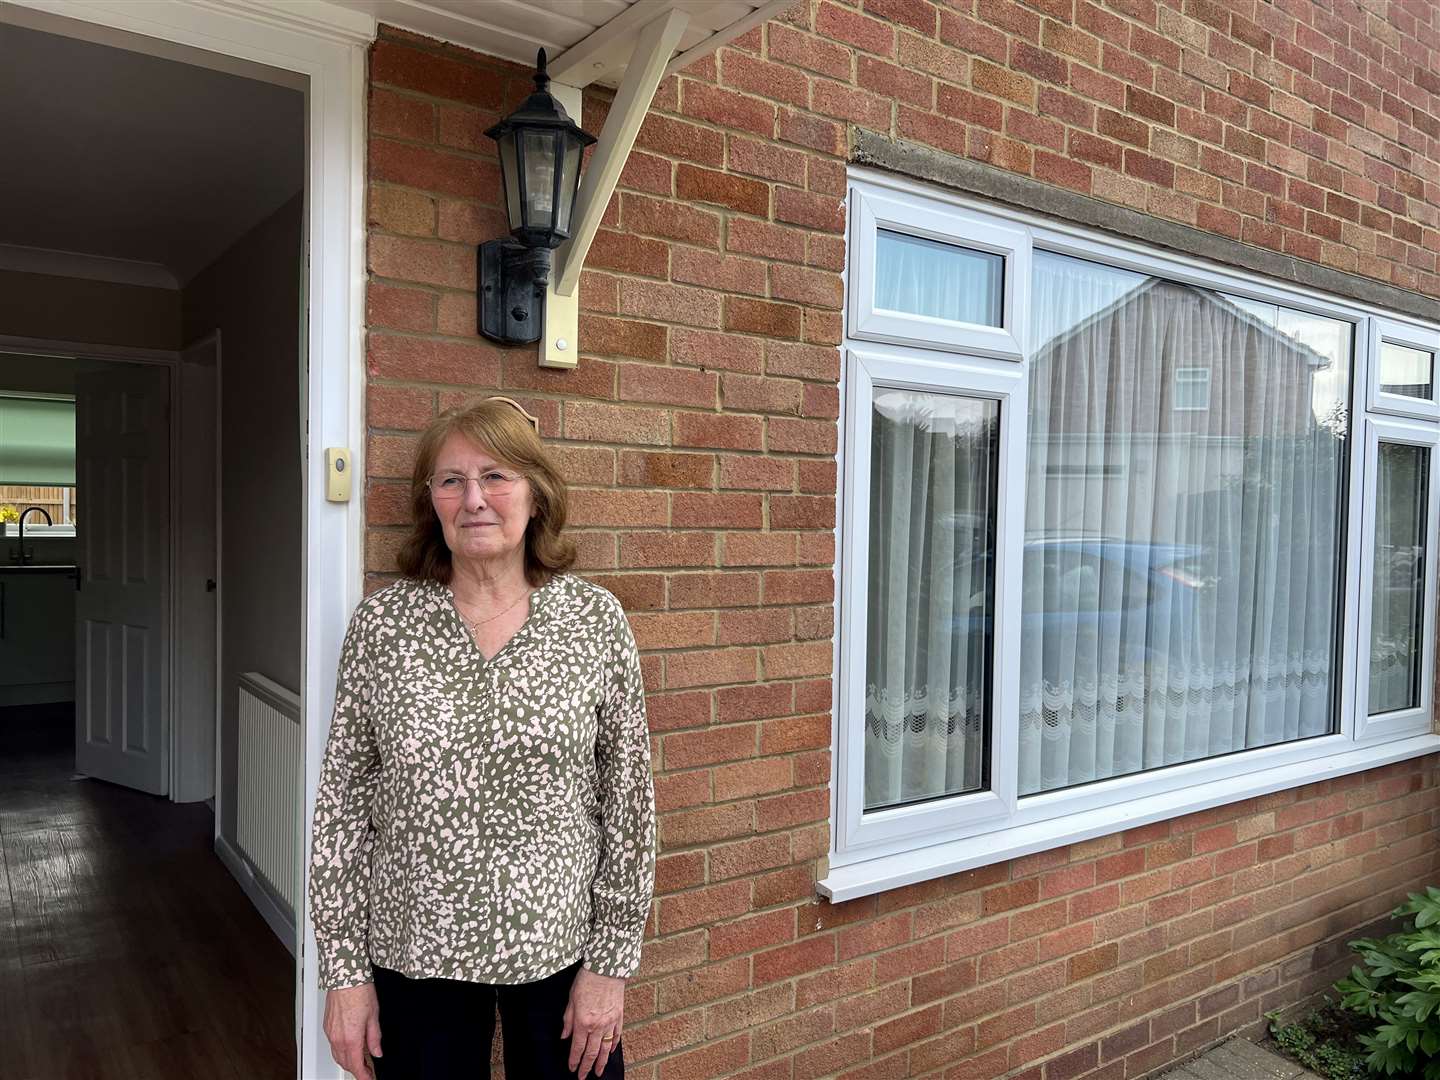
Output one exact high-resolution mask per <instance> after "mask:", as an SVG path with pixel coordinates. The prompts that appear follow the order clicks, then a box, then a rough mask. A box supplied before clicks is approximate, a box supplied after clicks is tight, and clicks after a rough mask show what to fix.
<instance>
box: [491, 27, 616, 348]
mask: <svg viewBox="0 0 1440 1080" xmlns="http://www.w3.org/2000/svg"><path fill="white" fill-rule="evenodd" d="M535 68H536V70H535V92H534V93H533V94H531V95H530V96H529V97H528V98H526V99H525V102H524V104H523V105H521V106H520V108H518V109H516V110H515V111H514V112H513V113H511V114H510V115H509V116H507V117H506V118H505V119H504V120H501V121H500V122H499V123H498V124H496V125H495V126H494V127H492V128H491V129H490V130H489V131H487V132H485V134H486V135H488V136H490V138H492V139H494V140H495V142H496V143H497V144H498V145H499V148H500V173H501V179H502V180H503V182H504V185H505V212H506V214H507V215H508V216H509V218H510V235H511V236H513V237H514V238H515V239H514V240H505V239H502V240H491V241H490V242H489V243H488V244H482V245H481V246H480V253H479V282H480V296H479V303H478V304H477V305H476V307H477V308H478V310H479V316H480V333H482V334H484V335H485V336H486V337H488V338H491V339H493V340H495V341H500V342H503V343H505V344H507V345H524V344H528V343H529V342H532V341H538V340H540V333H541V330H542V324H543V322H544V318H543V315H544V305H545V288H546V286H547V285H548V284H549V282H550V260H551V253H552V252H553V251H554V250H555V248H557V247H559V246H560V245H561V244H563V243H564V242H565V241H566V240H568V239H569V238H570V218H571V214H572V213H573V212H574V209H575V195H576V192H577V191H578V190H579V188H580V157H581V155H582V154H583V153H584V151H585V147H587V146H589V145H590V144H591V143H593V142H594V141H595V136H593V135H590V134H588V133H587V132H585V131H582V130H581V129H580V127H579V125H577V124H576V123H575V122H574V121H573V120H571V119H570V117H568V116H567V115H565V110H564V109H563V108H562V107H561V106H560V103H559V102H558V101H556V100H555V99H554V97H552V96H551V94H550V91H549V90H548V89H547V87H548V86H549V85H550V76H549V75H547V74H545V50H544V49H541V50H540V54H539V56H538V57H537V59H536V62H535Z"/></svg>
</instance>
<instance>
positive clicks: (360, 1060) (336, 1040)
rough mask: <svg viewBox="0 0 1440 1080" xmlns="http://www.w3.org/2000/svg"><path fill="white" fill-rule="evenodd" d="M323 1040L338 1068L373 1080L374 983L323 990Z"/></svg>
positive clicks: (376, 1040) (376, 1034)
mask: <svg viewBox="0 0 1440 1080" xmlns="http://www.w3.org/2000/svg"><path fill="white" fill-rule="evenodd" d="M567 1015H568V1014H567ZM325 1037H326V1038H327V1039H329V1040H330V1056H331V1057H333V1058H334V1059H335V1063H336V1064H337V1065H339V1066H340V1067H341V1068H342V1069H345V1070H347V1071H348V1072H350V1073H351V1074H352V1075H353V1076H355V1077H356V1078H357V1080H375V1071H374V1070H373V1069H372V1068H371V1067H370V1062H368V1061H366V1060H365V1051H366V1050H369V1051H370V1056H371V1057H377V1058H378V1057H380V1056H381V1054H380V1002H379V1001H378V1000H377V999H376V997H375V984H374V983H361V984H360V985H359V986H346V987H344V988H342V989H339V990H329V991H326V994H325Z"/></svg>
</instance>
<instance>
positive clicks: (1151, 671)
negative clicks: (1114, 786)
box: [1020, 253, 1350, 794]
mask: <svg viewBox="0 0 1440 1080" xmlns="http://www.w3.org/2000/svg"><path fill="white" fill-rule="evenodd" d="M1032 303H1033V306H1034V310H1035V312H1036V319H1035V322H1034V324H1033V325H1032V331H1033V334H1034V338H1033V340H1034V343H1035V353H1034V355H1033V360H1032V365H1031V370H1030V391H1029V402H1030V412H1029V425H1030V427H1029V431H1030V445H1029V449H1028V464H1027V476H1026V491H1027V504H1026V539H1025V555H1024V589H1023V614H1022V644H1021V656H1020V662H1021V674H1020V697H1021V702H1020V792H1021V794H1028V793H1033V792H1039V791H1050V790H1054V789H1057V788H1062V787H1068V786H1071V785H1074V784H1080V783H1085V782H1086V781H1091V780H1099V779H1104V778H1107V777H1114V776H1121V775H1124V774H1127V773H1134V772H1138V771H1140V770H1143V769H1153V768H1156V767H1159V766H1163V765H1170V764H1174V763H1177V762H1183V761H1192V760H1195V759H1198V758H1205V757H1211V756H1214V755H1217V754H1224V753H1228V752H1231V751H1235V750H1241V749H1245V748H1250V747H1257V746H1265V745H1269V744H1271V743H1278V742H1283V741H1287V740H1293V739H1299V738H1304V737H1307V736H1311V735H1319V734H1322V733H1325V732H1327V731H1329V730H1331V728H1332V722H1333V711H1332V700H1331V699H1332V682H1333V679H1332V675H1333V666H1334V664H1335V660H1336V647H1335V646H1336V635H1337V623H1336V620H1337V602H1336V600H1337V588H1338V583H1337V573H1338V563H1339V553H1338V544H1339V539H1340V527H1341V520H1342V513H1341V505H1340V493H1341V480H1342V454H1343V448H1344V441H1345V430H1344V425H1345V413H1344V402H1345V401H1346V400H1347V396H1348V392H1347V387H1346V379H1347V378H1348V369H1349V355H1350V352H1349V350H1350V345H1349V339H1348V330H1347V329H1346V328H1345V327H1344V325H1343V324H1338V323H1336V322H1335V321H1334V320H1329V319H1321V318H1319V317H1316V316H1310V315H1306V314H1304V313H1301V312H1295V311H1289V310H1287V309H1284V308H1277V307H1275V306H1273V305H1260V304H1254V303H1249V302H1246V301H1240V300H1235V299H1233V298H1228V297H1225V296H1222V295H1219V294H1216V293H1213V292H1209V291H1206V290H1203V289H1198V288H1192V287H1190V286H1185V285H1179V284H1174V283H1170V282H1165V281H1160V280H1158V279H1154V278H1145V277H1142V276H1140V275H1137V274H1131V273H1127V272H1124V271H1118V270H1111V269H1108V268H1104V267H1100V266H1097V265H1094V264H1090V263H1086V262H1082V261H1080V260H1076V259H1070V258H1065V257H1061V256H1054V255H1047V254H1043V253H1037V255H1036V270H1035V274H1034V278H1033V293H1032ZM1177 373H1183V374H1179V375H1177ZM1177 387H1179V388H1180V392H1178V393H1177Z"/></svg>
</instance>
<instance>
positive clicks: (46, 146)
mask: <svg viewBox="0 0 1440 1080" xmlns="http://www.w3.org/2000/svg"><path fill="white" fill-rule="evenodd" d="M7 14H8V12H7ZM66 29H71V28H70V27H68V26H61V25H58V24H57V25H56V26H55V27H50V28H40V27H34V26H16V25H13V24H10V23H8V22H0V55H3V56H5V57H6V62H5V64H4V65H0V67H3V71H4V73H3V74H0V84H3V85H0V134H3V136H4V138H5V139H6V140H7V145H9V146H10V147H12V149H13V150H14V153H13V155H12V156H11V159H10V160H11V162H12V166H11V167H8V168H7V170H6V172H5V175H4V176H3V177H0V202H3V204H4V205H7V206H12V207H24V208H25V211H26V213H25V214H23V215H7V219H6V221H5V222H4V223H0V275H3V277H4V281H3V282H0V291H3V292H4V293H5V295H6V296H8V297H11V298H12V300H13V298H14V297H16V296H23V297H25V298H26V301H25V303H23V304H21V303H18V302H11V303H5V304H0V395H3V397H0V401H4V400H9V401H12V402H18V401H24V400H31V401H38V400H45V401H46V402H47V403H48V404H49V405H50V406H51V408H52V411H53V407H54V406H55V405H56V404H57V403H63V402H65V401H66V400H68V402H69V404H70V408H71V410H72V429H71V430H72V437H71V443H70V457H71V460H70V474H69V476H68V478H66V477H62V478H60V480H61V482H60V483H59V484H57V485H55V486H59V487H62V488H64V489H65V495H64V498H63V505H64V506H65V507H66V510H67V513H66V514H65V515H62V517H68V519H69V520H68V522H65V521H62V524H61V525H58V526H56V525H44V524H39V523H38V521H37V519H42V518H43V515H35V514H26V516H25V518H26V519H25V520H24V521H22V522H15V523H14V524H7V525H6V526H5V527H4V532H5V536H4V537H0V584H3V585H4V586H5V588H6V591H7V592H9V591H13V590H12V589H11V586H12V585H13V586H14V589H15V590H19V592H20V593H21V594H23V600H24V603H23V606H11V607H10V608H9V610H8V612H7V613H6V614H8V615H9V616H10V618H8V619H7V620H4V621H5V622H6V623H7V625H6V627H5V630H4V632H0V775H3V776H4V778H5V782H3V783H0V883H4V884H6V885H8V888H7V889H0V896H3V897H4V899H3V900H0V1002H3V1003H10V1004H14V1005H15V1006H16V1008H15V1011H14V1012H9V1011H7V1012H6V1015H7V1016H11V1017H18V1018H20V1022H19V1023H7V1024H5V1025H0V1028H3V1034H0V1054H4V1056H5V1060H6V1061H7V1065H6V1073H7V1075H17V1076H21V1077H24V1076H31V1075H33V1076H36V1077H50V1076H61V1075H64V1076H77V1077H80V1076H90V1075H94V1076H105V1077H110V1076H127V1075H133V1076H137V1077H139V1076H144V1077H161V1076H169V1075H174V1076H194V1075H214V1076H225V1077H228V1076H232V1075H233V1076H235V1077H237V1078H238V1077H240V1076H276V1077H284V1076H293V1075H295V1074H296V1072H297V1070H298V1068H299V1052H298V1051H299V1048H298V1045H297V1038H296V1030H295V1015H296V1003H297V1000H298V998H299V996H300V995H299V994H298V993H297V991H298V989H299V981H298V979H297V972H298V971H299V967H298V965H297V960H296V955H297V954H299V953H300V950H299V949H298V948H297V946H296V938H297V926H298V925H299V919H298V915H299V909H300V906H301V905H300V903H299V898H298V896H296V895H294V892H293V890H294V882H293V876H290V875H286V874H284V873H282V872H277V870H276V867H275V865H274V864H273V862H267V859H269V858H271V856H272V855H273V852H271V851H269V850H268V849H267V850H264V851H263V852H262V850H261V844H259V843H257V841H256V840H255V838H254V837H251V838H250V839H249V841H248V843H247V841H245V840H244V839H243V838H242V836H243V830H242V825H243V822H242V815H243V807H244V806H245V803H246V791H245V790H244V789H243V787H242V773H241V766H240V762H241V760H242V758H243V756H244V754H243V753H242V751H244V750H245V745H244V743H243V741H242V738H241V734H240V726H239V725H240V712H241V708H242V706H241V700H240V690H239V687H240V684H241V682H242V679H243V678H244V677H246V676H253V677H255V678H257V679H264V680H267V681H268V682H269V683H270V684H271V685H273V686H275V687H278V688H281V689H282V690H283V691H284V692H285V694H286V695H288V698H289V700H290V701H292V702H293V703H294V706H293V708H291V709H290V710H289V711H288V713H287V714H286V715H285V716H284V717H283V720H284V722H285V723H286V724H288V725H289V726H290V727H291V728H293V729H296V730H299V726H300V725H301V724H302V723H303V714H302V711H301V709H300V705H299V703H300V700H301V694H302V691H303V677H302V673H303V666H304V651H305V650H304V645H303V639H304V632H303V627H304V620H305V618H306V611H305V604H304V597H305V592H304V587H303V576H304V575H303V566H304V530H303V522H304V521H305V518H306V513H305V502H304V500H305V487H306V485H305V477H304V466H305V459H306V454H305V451H306V446H305V438H304V431H305V424H304V422H303V417H304V409H305V405H306V402H305V390H306V381H307V380H306V369H305V367H304V365H303V357H304V355H305V351H304V348H303V346H304V343H305V342H306V341H307V337H308V335H307V326H306V313H305V305H304V302H303V297H304V295H305V291H306V284H307V283H306V275H305V260H304V255H303V253H304V236H305V204H306V199H305V193H304V185H305V177H306V169H305V161H306V116H305V109H306V95H305V92H304V86H303V80H300V81H299V82H300V85H295V83H296V80H295V79H294V78H293V77H290V76H288V75H286V76H284V77H276V78H273V79H271V78H267V79H259V78H254V77H252V76H253V74H254V73H253V72H248V73H238V72H236V71H233V70H216V68H215V67H214V66H213V65H207V64H201V63H190V62H187V61H186V60H185V59H179V58H177V57H175V56H173V55H171V56H156V55H154V54H153V53H152V52H151V51H148V50H147V49H145V48H142V47H135V46H139V45H143V44H144V43H137V42H133V41H119V40H117V41H105V42H102V41H94V40H86V39H84V38H82V37H76V36H72V35H70V34H68V33H65V32H63V31H64V30H66ZM222 342H223V343H224V347H225V349H226V352H227V357H226V358H227V359H228V360H229V361H230V364H229V366H228V367H226V366H225V364H223V363H222V362H221V356H220V348H221V343H222ZM27 439H28V436H27V434H26V429H23V428H13V427H12V428H6V427H4V426H0V489H3V490H0V505H3V504H5V501H6V500H5V495H6V494H9V493H13V492H15V491H16V489H20V490H21V491H22V492H23V491H24V490H25V489H24V487H23V485H27V484H29V485H31V486H32V487H33V486H35V485H36V484H38V482H39V481H41V480H46V479H49V480H54V479H56V478H55V477H53V476H51V477H45V476H40V475H38V474H35V473H33V472H31V471H30V469H31V462H32V459H33V457H34V455H33V454H32V453H31V450H32V447H31V446H30V444H29V442H28V441H27ZM52 449H53V447H52ZM62 456H63V455H62ZM66 479H68V484H67V483H65V482H64V481H65V480H66ZM21 501H24V500H21ZM14 510H15V511H16V512H24V511H26V510H27V507H26V506H24V505H19V506H15V507H14ZM3 515H4V511H3V509H0V516H3ZM12 516H13V515H12ZM22 524H23V526H24V529H23V535H22V529H21V526H22ZM67 531H68V535H67ZM232 582H233V584H232ZM227 593H228V595H227ZM67 623H68V624H69V627H70V635H69V638H68V644H69V646H70V648H69V650H68V653H67V651H66V650H65V649H64V648H63V644H64V635H63V634H61V635H58V636H57V635H55V634H50V635H49V636H48V637H47V636H46V633H41V632H40V630H41V629H42V628H45V627H48V628H49V629H50V630H53V629H54V624H58V625H60V626H61V627H63V626H64V625H65V624H67ZM47 633H48V631H47ZM52 639H53V640H52ZM42 640H43V641H50V642H51V645H52V646H53V647H52V648H51V649H50V650H49V651H48V653H47V654H46V656H45V662H46V664H48V668H47V669H46V671H45V674H46V675H47V676H53V677H49V678H47V679H46V680H45V682H44V685H41V684H39V683H38V682H37V680H35V679H34V678H33V676H34V674H35V672H34V671H33V670H30V669H29V668H28V667H27V665H26V664H25V663H23V662H21V658H20V654H19V652H18V651H16V649H11V648H7V646H9V645H10V644H11V643H12V642H14V643H16V645H17V648H18V643H20V642H24V643H26V646H25V647H26V648H28V649H29V650H30V651H31V652H38V651H39V650H40V642H41V641H42ZM67 663H68V666H69V671H68V672H67V671H66V670H65V668H66V665H67ZM50 669H54V670H50ZM67 674H68V676H69V678H68V679H67V678H66V677H65V676H66V675H67ZM286 745H287V746H289V747H290V748H291V749H290V751H289V753H288V755H287V756H286V757H284V758H281V759H274V760H272V762H271V769H272V770H273V771H280V772H283V773H285V774H286V782H285V783H282V784H281V786H282V787H285V786H288V787H289V788H290V789H292V790H295V791H296V792H298V791H299V790H300V789H301V785H302V777H303V765H304V761H303V756H302V752H301V748H302V747H303V739H301V738H298V737H293V738H291V739H289V740H288V741H287V742H286ZM251 801H253V799H252V800H251ZM299 805H300V800H299V799H298V797H297V798H296V799H295V800H294V802H293V806H292V810H291V816H290V820H288V821H272V822H271V823H270V824H269V826H268V827H269V828H270V829H271V830H272V831H273V832H275V833H276V834H277V835H289V836H290V837H291V838H292V839H291V841H290V845H289V846H290V847H291V848H293V846H294V841H293V837H294V836H297V835H299V834H300V833H301V831H302V822H301V821H300V820H299V812H298V807H299ZM261 839H262V840H263V839H264V838H263V837H262V838H261ZM282 855H283V853H282ZM294 856H295V853H294V852H293V851H291V852H289V857H291V858H293V857H294ZM282 869H283V868H282ZM237 1003H240V1004H238V1005H237ZM237 1013H238V1015H237ZM227 1026H229V1027H230V1030H229V1031H227V1032H224V1033H222V1032H221V1031H220V1029H221V1028H223V1027H227Z"/></svg>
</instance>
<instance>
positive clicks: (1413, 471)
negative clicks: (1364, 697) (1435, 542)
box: [1370, 442, 1430, 716]
mask: <svg viewBox="0 0 1440 1080" xmlns="http://www.w3.org/2000/svg"><path fill="white" fill-rule="evenodd" d="M1375 488H1376V493H1375V577H1374V599H1373V606H1372V607H1371V617H1370V715H1371V716H1375V715H1376V714H1378V713H1386V712H1393V711H1395V710H1396V709H1413V708H1416V707H1418V706H1419V704H1420V679H1421V668H1420V643H1421V640H1422V638H1423V636H1424V629H1425V573H1426V571H1425V540H1426V537H1425V518H1426V514H1427V510H1428V506H1429V496H1428V492H1429V490H1430V451H1429V450H1428V449H1427V448H1425V447H1423V446H1409V445H1406V444H1404V443H1388V442H1382V443H1381V444H1380V458H1379V461H1378V462H1377V464H1376V476H1375Z"/></svg>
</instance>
